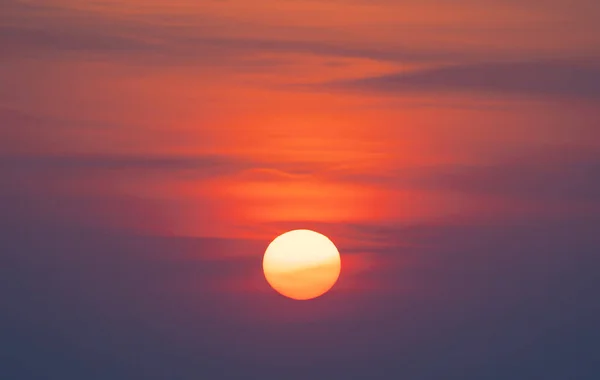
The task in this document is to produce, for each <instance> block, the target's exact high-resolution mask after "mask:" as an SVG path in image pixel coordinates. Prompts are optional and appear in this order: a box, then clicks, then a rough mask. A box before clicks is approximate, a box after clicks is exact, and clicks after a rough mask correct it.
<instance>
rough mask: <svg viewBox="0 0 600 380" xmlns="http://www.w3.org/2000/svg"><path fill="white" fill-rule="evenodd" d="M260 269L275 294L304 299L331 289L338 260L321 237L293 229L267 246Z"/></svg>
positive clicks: (329, 241)
mask: <svg viewBox="0 0 600 380" xmlns="http://www.w3.org/2000/svg"><path fill="white" fill-rule="evenodd" d="M263 270H264V273H265V278H266V279H267V282H268V283H269V285H271V287H272V288H273V289H275V290H276V291H277V292H279V293H281V294H282V295H284V296H286V297H289V298H293V299H296V300H308V299H312V298H316V297H319V296H320V295H322V294H324V293H326V292H327V291H328V290H329V289H331V288H332V287H333V285H334V284H335V283H336V281H337V279H338V277H339V275H340V270H341V259H340V254H339V252H338V250H337V248H336V247H335V245H334V244H333V242H332V241H331V240H329V238H327V237H326V236H325V235H322V234H320V233H317V232H314V231H310V230H294V231H290V232H286V233H284V234H283V235H280V236H278V237H277V238H275V240H273V241H272V242H271V244H269V246H268V247H267V250H266V252H265V256H264V258H263Z"/></svg>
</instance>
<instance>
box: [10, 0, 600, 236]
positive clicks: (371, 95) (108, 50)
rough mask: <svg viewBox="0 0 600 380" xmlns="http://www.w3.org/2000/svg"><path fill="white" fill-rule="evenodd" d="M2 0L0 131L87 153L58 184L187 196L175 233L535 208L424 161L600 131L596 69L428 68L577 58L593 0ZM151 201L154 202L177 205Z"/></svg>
mask: <svg viewBox="0 0 600 380" xmlns="http://www.w3.org/2000/svg"><path fill="white" fill-rule="evenodd" d="M5 3H6V4H7V10H8V12H6V13H4V16H2V18H0V20H1V21H2V25H3V27H4V28H7V30H11V31H13V36H14V37H13V39H12V40H10V41H9V42H10V44H9V50H10V51H11V52H13V54H12V55H11V56H10V57H9V58H5V59H4V61H3V65H4V67H5V68H4V69H3V70H2V71H0V77H1V79H2V81H3V83H6V84H7V86H3V87H4V90H0V91H1V93H0V95H1V98H0V100H1V104H0V105H1V106H2V110H3V112H4V114H5V117H6V118H7V119H8V121H10V120H12V119H10V118H15V119H16V120H17V121H18V122H21V123H22V127H21V128H17V129H13V130H10V131H8V130H7V131H5V132H3V133H2V135H3V139H2V141H3V142H2V143H0V144H2V146H3V150H4V151H5V152H6V153H7V154H9V155H13V156H17V157H22V156H29V155H32V154H34V153H35V156H44V155H50V156H59V157H63V158H64V159H65V160H67V161H68V160H69V159H70V158H72V159H73V160H75V161H77V160H79V158H78V157H81V161H82V163H81V166H82V168H80V169H78V170H74V173H70V174H69V173H67V174H64V178H63V176H61V175H58V176H56V178H55V179H54V180H53V181H52V184H50V185H49V188H51V189H52V191H57V192H58V193H61V194H67V195H81V196H107V197H122V196H126V197H127V196H134V197H139V198H141V199H145V200H147V201H148V202H149V203H150V204H152V203H153V202H158V203H160V202H171V203H170V204H179V205H180V206H177V207H178V208H177V209H180V208H181V209H183V210H185V211H183V212H182V214H181V217H179V218H176V219H175V220H173V219H169V221H168V222H166V221H162V222H157V223H155V224H157V225H159V226H163V227H160V228H162V229H164V231H162V232H163V233H166V234H171V233H174V234H184V235H190V234H191V235H205V234H207V235H219V236H221V235H228V234H231V231H236V232H234V234H238V233H240V232H239V229H242V230H244V229H251V228H250V227H251V226H252V225H254V224H256V223H265V222H266V223H289V222H296V223H298V224H302V223H309V222H326V223H339V222H350V221H353V222H357V221H360V222H366V223H392V222H398V221H401V222H411V223H416V222H419V221H423V220H428V221H431V220H445V219H447V218H459V219H460V218H466V219H469V218H479V219H484V220H487V219H489V218H494V217H501V216H506V215H511V214H512V213H514V212H523V208H526V209H536V210H537V209H538V208H539V209H542V210H545V209H548V207H547V206H536V205H535V203H534V202H533V203H532V202H531V200H529V199H512V198H511V199H507V198H506V197H505V196H503V195H502V194H499V195H498V194H493V193H487V192H485V191H483V192H481V193H479V192H478V193H476V194H471V193H464V192H461V189H460V188H459V189H454V188H452V185H446V184H438V185H436V184H429V183H428V181H429V179H428V178H431V177H435V176H436V175H437V174H436V173H438V172H439V173H444V174H443V175H453V173H455V172H458V171H461V170H466V171H469V170H474V171H477V168H479V167H496V166H498V167H500V168H502V167H504V166H506V165H512V162H513V161H514V160H519V159H526V160H527V159H529V158H528V157H531V160H534V161H536V162H535V163H534V164H532V165H544V163H545V162H546V160H549V159H550V157H552V156H553V155H556V154H559V155H564V154H565V153H564V152H565V151H568V150H569V149H574V148H572V147H578V146H583V147H584V148H583V149H584V150H590V151H592V150H594V149H595V148H597V145H598V144H596V143H593V142H592V141H598V137H599V136H600V135H599V132H598V130H597V128H595V127H594V126H596V125H597V123H598V121H599V120H600V113H599V112H598V111H597V102H596V95H597V93H596V92H592V93H590V92H589V90H588V89H587V88H582V90H581V91H579V92H578V91H577V90H575V91H570V87H568V85H569V83H567V84H566V85H565V84H564V83H563V82H560V81H559V82H557V83H553V82H552V81H550V82H551V83H550V84H549V85H545V84H544V83H543V82H542V84H541V85H540V83H537V82H536V83H533V86H534V89H535V90H536V91H534V92H530V91H529V87H528V86H531V85H530V84H528V83H525V84H524V85H521V86H520V85H519V83H518V82H517V83H513V84H512V85H511V86H512V87H507V88H504V87H498V83H495V82H493V81H492V83H483V84H477V85H478V86H479V87H475V88H474V87H472V86H473V85H472V84H471V82H472V80H473V79H472V78H467V79H466V80H467V84H466V85H463V84H462V83H461V82H460V80H461V79H460V78H459V79H453V78H452V77H449V78H450V79H447V78H442V80H445V81H446V82H440V83H435V81H436V80H437V81H439V80H440V79H439V78H438V77H436V76H435V75H437V74H435V73H434V75H432V76H430V77H427V75H428V73H429V72H432V71H433V72H435V70H437V69H439V68H445V67H463V66H464V67H469V65H483V64H487V63H491V64H492V66H491V68H487V67H486V66H483V69H487V70H491V72H490V73H489V75H490V77H495V76H498V77H501V76H506V75H510V73H511V70H516V71H515V72H514V74H515V76H516V77H524V78H527V77H528V75H529V73H528V72H525V71H524V70H532V68H531V67H525V68H521V67H520V66H519V67H516V68H515V67H512V66H510V63H511V62H531V63H532V65H533V67H534V68H537V67H539V70H542V71H543V70H546V71H548V72H549V74H548V75H549V76H550V77H551V78H552V77H560V75H561V73H563V72H564V70H568V68H569V67H570V66H569V65H572V66H573V65H579V64H581V62H583V64H584V65H588V63H586V62H588V61H587V60H589V59H590V57H593V56H594V55H595V54H596V53H597V52H598V51H599V47H600V40H599V39H598V38H599V37H598V36H600V33H594V31H595V30H597V26H595V19H594V18H593V17H591V16H588V15H590V14H592V12H593V11H597V10H598V5H597V3H596V2H592V1H584V0H579V1H575V2H571V3H569V6H566V3H563V2H558V1H556V2H545V3H544V4H543V5H542V4H541V3H538V2H533V1H525V2H512V1H511V2H493V1H484V2H481V1H479V2H475V1H473V2H469V6H465V5H464V4H462V6H461V7H460V8H458V7H457V6H456V4H453V3H452V2H444V3H440V2H436V1H408V2H403V3H402V4H397V3H394V2H386V1H369V2H367V1H359V0H356V1H341V0H340V1H334V2H319V1H308V0H302V1H254V2H251V3H249V2H247V1H241V0H239V1H238V0H232V1H201V2H197V1H169V2H166V1H162V0H155V1H137V0H136V1H133V0H131V1H127V2H123V1H99V2H93V3H88V2H81V1H67V0H64V1H58V0H56V1H44V2H43V3H42V2H39V1H38V2H36V1H28V2H16V1H5ZM341 5H343V6H341ZM42 30H43V31H44V32H43V33H42V32H41V31H42ZM555 61H558V62H566V63H565V65H566V68H564V67H562V66H561V67H558V68H557V67H555V66H553V63H552V62H555ZM590 62H591V63H589V64H590V65H592V66H591V67H595V66H593V65H594V61H593V60H592V61H590ZM494 65H495V66H494ZM536 65H537V66H536ZM494 70H495V71H494ZM519 70H520V71H519ZM553 70H554V71H553ZM560 70H563V71H560ZM522 71H523V72H522ZM414 73H417V79H415V80H417V81H421V82H418V83H417V84H416V85H413V84H412V82H410V85H411V86H412V87H410V88H409V89H408V90H402V91H400V92H395V91H396V89H394V90H393V91H392V92H391V93H390V91H389V90H388V89H387V87H386V88H383V87H376V86H377V85H378V84H377V83H378V82H377V83H376V84H375V87H374V88H371V87H367V86H368V85H361V84H360V83H358V84H357V85H355V84H354V82H353V81H354V80H360V79H361V78H377V77H380V76H384V75H392V76H394V75H405V74H406V75H412V74H414ZM420 73H425V79H424V82H423V79H419V78H420V77H418V75H420ZM507 73H508V74H507ZM451 74H452V73H451ZM509 77H510V76H509ZM432 78H433V79H432ZM463 80H464V79H463ZM584 80H585V78H583V79H582V80H580V81H578V82H577V83H574V84H573V86H574V87H576V86H577V85H578V84H580V83H581V82H582V81H584ZM428 81H429V82H428ZM431 81H433V82H431ZM448 81H450V82H448ZM469 81H471V82H469ZM336 83H341V84H348V86H346V87H344V86H342V87H339V88H338V87H335V86H332V84H336ZM431 83H433V87H431V86H432V84H431ZM353 86H354V87H353ZM357 86H358V87H357ZM360 86H363V87H360ZM436 86H437V87H436ZM494 86H496V87H494ZM535 86H537V87H535ZM538 87H539V88H538ZM8 89H10V90H8ZM565 89H569V91H568V92H564V91H565ZM561 91H562V92H564V93H562V92H561ZM545 92H546V93H547V94H546V93H545ZM561 99H562V100H561ZM32 120H33V121H37V120H42V121H43V123H45V124H46V125H47V127H45V128H41V127H39V126H38V125H37V123H34V122H33V121H32ZM574 121H576V122H577V123H576V124H575V123H574ZM34 124H36V125H35V126H34ZM556 152H558V153H556ZM87 159H92V160H96V161H99V162H96V163H95V164H93V165H92V167H89V168H86V165H87V164H86V163H85V160H87ZM165 159H166V160H173V159H174V160H175V161H177V160H180V161H181V160H183V161H186V160H191V161H193V160H195V159H197V160H199V161H201V162H200V163H198V162H195V163H189V162H187V161H186V162H183V163H181V162H179V161H177V162H168V163H167V164H165V163H164V162H162V161H161V160H165ZM102 160H107V161H108V164H107V163H106V162H102ZM214 160H217V161H219V164H218V165H217V164H214V162H213V161H214ZM205 161H208V162H209V163H208V164H207V163H206V162H205ZM111 162H112V164H111ZM119 165H123V167H122V168H121V167H119ZM161 165H166V167H164V168H161V167H160V166H161ZM180 165H181V167H180ZM205 165H217V166H215V167H212V169H210V170H208V171H207V172H206V173H205V171H206V169H207V167H206V166H205ZM129 166H133V167H129ZM59 170H68V169H65V168H62V169H59ZM499 170H502V169H499ZM466 175H469V174H466ZM474 175H476V174H474ZM459 181H460V180H459ZM507 181H513V180H512V179H510V178H508V179H507ZM24 182H25V183H24V184H23V186H26V185H27V184H26V181H24ZM434 182H435V181H434ZM90 183H97V184H98V186H93V185H90ZM446 186H450V188H446ZM500 186H501V185H500ZM32 191H35V189H33V190H32ZM181 205H187V206H181ZM157 207H158V206H157ZM162 207H163V206H160V207H159V209H161V210H162V211H161V212H160V213H158V215H157V216H156V218H158V219H161V218H163V217H162V216H159V215H160V214H161V213H166V214H170V213H172V211H169V210H170V209H169V207H174V206H168V207H167V209H166V210H164V209H162ZM114 219H119V218H118V216H115V217H114ZM139 223H140V224H141V225H143V224H144V222H142V221H140V222H139ZM160 228H159V229H160Z"/></svg>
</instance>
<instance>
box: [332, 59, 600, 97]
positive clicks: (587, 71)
mask: <svg viewBox="0 0 600 380" xmlns="http://www.w3.org/2000/svg"><path fill="white" fill-rule="evenodd" d="M323 87H324V88H327V89H335V90H344V91H348V90H350V91H357V92H364V93H380V94H392V95H401V94H409V93H423V92H425V93H457V92H467V93H489V94H499V95H524V96H558V97H577V98H593V99H597V98H600V62H598V61H597V60H581V61H550V60H547V61H531V62H492V63H478V64H462V65H453V66H443V67H437V68H433V69H427V70H419V71H404V72H399V73H394V74H387V75H381V76H376V77H369V78H361V79H351V80H347V81H339V82H334V83H329V84H326V85H325V86H323Z"/></svg>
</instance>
